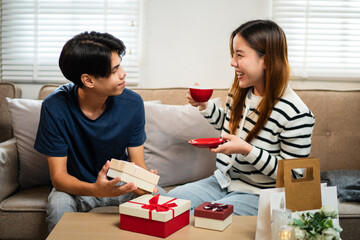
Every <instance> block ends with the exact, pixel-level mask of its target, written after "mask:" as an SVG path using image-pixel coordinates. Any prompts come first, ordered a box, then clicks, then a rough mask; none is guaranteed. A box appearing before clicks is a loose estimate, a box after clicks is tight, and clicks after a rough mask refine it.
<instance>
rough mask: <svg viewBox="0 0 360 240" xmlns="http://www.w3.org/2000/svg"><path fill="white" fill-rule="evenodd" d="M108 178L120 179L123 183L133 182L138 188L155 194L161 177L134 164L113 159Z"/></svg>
mask: <svg viewBox="0 0 360 240" xmlns="http://www.w3.org/2000/svg"><path fill="white" fill-rule="evenodd" d="M107 176H108V177H111V178H116V177H120V179H121V181H122V182H126V183H129V182H132V183H134V184H135V186H137V187H138V188H141V189H143V190H145V191H148V192H153V191H154V188H155V187H156V185H157V183H158V182H159V179H160V176H159V175H156V174H154V173H151V172H149V171H147V170H146V169H144V168H141V167H139V166H137V165H135V164H134V163H130V162H127V161H122V160H116V159H114V158H113V159H111V162H110V168H109V170H108V172H107Z"/></svg>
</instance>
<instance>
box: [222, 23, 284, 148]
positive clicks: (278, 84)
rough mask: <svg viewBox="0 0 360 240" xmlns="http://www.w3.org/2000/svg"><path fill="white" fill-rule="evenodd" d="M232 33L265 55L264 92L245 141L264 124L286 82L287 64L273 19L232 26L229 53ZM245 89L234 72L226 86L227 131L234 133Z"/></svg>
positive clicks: (278, 28) (246, 89) (280, 36)
mask: <svg viewBox="0 0 360 240" xmlns="http://www.w3.org/2000/svg"><path fill="white" fill-rule="evenodd" d="M236 35H239V36H241V37H242V38H244V39H245V41H246V42H247V43H248V44H249V46H250V47H251V48H252V49H254V50H255V51H256V52H257V54H258V55H259V57H262V56H265V58H264V64H265V66H266V67H265V70H264V76H265V79H264V80H265V84H264V95H263V99H262V100H261V102H260V104H259V106H258V108H257V111H258V114H259V116H258V120H257V122H256V124H255V126H254V128H253V129H251V131H250V132H249V134H248V136H247V137H246V139H245V141H247V142H250V141H251V140H252V139H254V138H255V137H256V136H257V135H258V133H259V132H260V131H261V129H262V128H263V126H264V125H265V124H266V122H267V119H268V118H269V116H270V114H271V111H272V110H273V108H274V106H275V104H276V102H277V101H278V99H279V98H280V97H281V96H282V95H283V94H284V91H285V89H286V87H287V85H288V82H289V75H290V67H289V62H288V50H287V42H286V37H285V33H284V32H283V30H282V29H281V28H280V27H279V26H278V25H277V24H276V23H275V22H273V21H271V20H254V21H249V22H246V23H244V24H242V25H241V26H240V27H238V28H237V29H235V30H234V31H233V32H232V34H231V37H230V52H231V56H232V57H233V54H234V49H233V41H234V37H235V36H236ZM249 89H250V88H240V87H239V81H238V78H237V76H236V74H235V78H234V82H233V85H232V87H231V90H230V95H231V96H232V97H233V109H232V110H231V116H230V123H229V127H230V133H231V134H236V131H237V128H238V125H239V123H240V119H241V118H242V111H243V106H244V103H245V98H246V94H247V92H248V90H249Z"/></svg>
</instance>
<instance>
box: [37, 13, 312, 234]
mask: <svg viewBox="0 0 360 240" xmlns="http://www.w3.org/2000/svg"><path fill="white" fill-rule="evenodd" d="M230 51H231V66H232V67H233V68H234V70H235V78H234V82H233V84H232V87H231V89H230V91H229V94H228V97H227V101H226V107H225V109H222V108H218V107H217V106H216V105H215V104H214V103H213V102H212V101H211V100H209V101H208V102H195V101H194V100H193V99H192V98H191V96H190V95H188V96H187V98H188V101H189V103H190V104H191V105H192V106H194V107H198V109H199V114H202V115H203V116H204V117H205V118H206V119H208V121H209V123H210V124H212V125H213V126H214V128H216V129H218V130H219V136H221V137H222V138H223V139H225V140H226V142H225V143H224V144H222V145H219V146H218V147H217V148H214V149H211V150H210V151H212V152H215V153H217V155H216V166H217V170H216V171H215V172H214V174H213V175H212V176H210V177H208V178H206V179H202V180H199V181H196V182H192V183H188V184H185V185H182V186H179V187H176V188H174V189H173V190H171V191H169V192H168V193H166V192H165V191H164V190H163V189H162V188H161V187H157V188H156V190H155V191H156V192H158V193H160V194H162V195H167V196H170V197H176V198H182V199H188V200H191V210H193V209H194V208H196V207H197V206H199V205H200V204H202V203H203V202H205V201H210V202H211V201H216V202H218V203H224V204H231V205H233V206H234V214H236V215H257V211H258V201H259V191H260V189H262V188H271V187H275V181H276V174H277V165H278V161H279V160H280V159H289V158H300V157H307V156H308V155H309V153H310V147H311V136H312V131H313V127H314V122H315V119H314V116H313V114H312V113H311V111H310V110H309V109H308V108H307V106H306V105H305V104H304V103H303V102H302V101H301V99H300V98H299V97H298V96H297V95H296V93H295V92H294V91H293V90H292V89H291V88H290V87H289V86H288V81H289V72H290V68H289V63H288V53H287V42H286V37H285V34H284V32H283V30H282V29H281V28H280V27H279V26H278V25H277V24H276V23H275V22H273V21H270V20H254V21H249V22H246V23H244V24H242V25H241V26H239V27H238V28H237V29H235V30H234V31H233V32H232V34H231V37H230ZM124 54H125V46H124V44H123V42H122V41H121V40H119V39H117V38H115V37H113V36H112V35H110V34H108V33H97V32H90V33H88V32H84V33H81V34H79V35H76V36H75V37H73V38H72V39H70V40H69V41H68V42H67V43H66V44H65V45H64V47H63V49H62V52H61V55H60V58H59V66H60V69H61V71H62V73H63V75H64V76H65V77H66V78H67V79H68V80H70V81H71V82H72V83H69V84H65V85H63V86H61V87H59V88H58V89H57V90H55V91H54V92H52V93H51V94H50V95H49V96H48V97H47V98H46V99H45V100H44V101H43V104H42V108H41V116H40V123H39V127H38V132H37V136H36V141H35V145H34V148H35V149H36V150H37V151H39V152H40V153H42V154H44V155H46V158H47V161H48V165H49V171H50V177H51V183H52V187H53V188H52V191H51V193H50V195H49V201H48V202H49V203H48V207H47V216H48V217H47V221H48V226H49V232H51V230H52V229H53V228H54V227H55V225H56V224H57V222H58V221H59V220H60V218H61V216H62V215H63V214H64V212H79V211H81V212H82V211H83V212H86V211H89V210H90V209H92V208H95V207H100V206H118V205H119V204H121V203H123V202H126V201H129V200H131V199H133V198H135V197H137V196H138V195H142V194H144V193H145V192H144V191H143V190H141V189H138V188H137V186H135V185H134V184H133V183H126V184H124V183H122V182H121V179H120V178H115V179H109V178H108V177H107V176H106V173H107V171H108V169H109V166H110V162H109V161H108V160H109V159H111V158H116V159H121V160H127V161H131V162H133V163H135V164H136V165H138V166H140V167H142V168H145V169H147V167H146V165H145V161H144V142H145V140H146V133H145V111H144V103H143V100H142V99H141V97H140V96H139V95H138V94H137V93H135V92H133V91H131V90H129V89H127V88H125V77H126V73H125V71H124V69H123V68H122V65H121V61H122V56H124ZM150 171H151V172H153V173H155V174H157V171H156V170H150ZM179 171H181V169H179Z"/></svg>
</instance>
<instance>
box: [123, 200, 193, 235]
mask: <svg viewBox="0 0 360 240" xmlns="http://www.w3.org/2000/svg"><path fill="white" fill-rule="evenodd" d="M190 206H191V202H190V201H188V200H184V199H177V198H170V197H165V196H160V195H156V196H155V197H153V196H152V195H150V194H145V195H142V196H140V197H138V198H135V199H134V200H132V201H129V202H126V203H123V204H121V205H120V206H119V212H120V229H123V230H128V231H132V232H137V233H143V234H148V235H152V236H156V237H163V238H165V237H167V236H169V235H170V234H172V233H174V232H176V231H178V230H179V229H181V228H183V227H185V226H186V225H188V224H189V222H190V213H189V209H190Z"/></svg>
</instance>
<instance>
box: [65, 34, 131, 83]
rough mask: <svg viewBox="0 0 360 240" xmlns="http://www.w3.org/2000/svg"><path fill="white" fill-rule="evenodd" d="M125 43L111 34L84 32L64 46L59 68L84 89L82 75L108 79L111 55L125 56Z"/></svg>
mask: <svg viewBox="0 0 360 240" xmlns="http://www.w3.org/2000/svg"><path fill="white" fill-rule="evenodd" d="M125 50H126V47H125V45H124V43H123V42H122V41H121V40H120V39H118V38H116V37H114V36H112V35H111V34H109V33H99V32H94V31H92V32H90V33H88V32H83V33H80V34H78V35H76V36H75V37H73V38H72V39H70V40H69V41H67V42H66V44H65V45H64V47H63V49H62V51H61V54H60V58H59V66H60V69H61V72H62V73H63V75H64V76H65V77H66V78H67V79H68V80H70V81H72V82H73V83H74V84H75V85H78V86H79V87H82V86H83V84H82V82H81V75H82V74H84V73H86V74H89V75H91V76H94V77H108V76H109V75H110V73H111V55H112V52H117V53H118V54H119V56H120V57H122V56H124V55H125Z"/></svg>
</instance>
